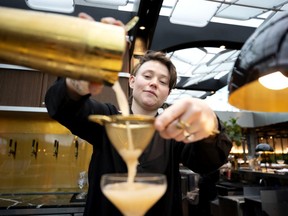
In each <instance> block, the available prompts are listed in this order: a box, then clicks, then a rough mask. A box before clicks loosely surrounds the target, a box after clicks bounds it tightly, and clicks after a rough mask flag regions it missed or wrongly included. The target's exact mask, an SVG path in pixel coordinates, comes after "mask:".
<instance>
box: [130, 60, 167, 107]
mask: <svg viewBox="0 0 288 216" xmlns="http://www.w3.org/2000/svg"><path fill="white" fill-rule="evenodd" d="M169 80H170V77H169V71H168V69H167V67H166V66H165V65H164V64H162V63H160V62H158V61H154V60H153V61H148V62H145V63H144V64H143V65H142V66H141V67H140V68H139V70H138V71H137V73H136V75H135V76H131V77H130V80H129V84H130V88H132V89H133V103H137V104H138V105H139V106H140V107H142V108H143V109H145V110H156V109H158V108H159V107H161V106H162V104H163V103H164V102H165V100H166V98H167V97H168V95H169V93H170V90H169Z"/></svg>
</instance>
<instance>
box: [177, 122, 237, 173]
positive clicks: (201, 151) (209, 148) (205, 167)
mask: <svg viewBox="0 0 288 216" xmlns="http://www.w3.org/2000/svg"><path fill="white" fill-rule="evenodd" d="M218 122H219V126H218V128H219V131H220V133H219V134H217V135H214V136H210V137H208V138H206V139H203V140H200V141H197V142H194V143H189V144H186V145H185V147H184V149H183V151H182V156H181V158H182V163H183V165H184V166H186V167H188V168H190V169H191V170H193V171H194V172H196V173H200V174H207V173H210V172H213V171H215V170H217V169H218V168H219V167H221V166H222V165H223V164H224V163H226V161H227V157H228V155H229V153H230V150H231V148H232V142H231V140H230V139H229V138H228V136H227V135H226V133H225V128H224V126H223V124H222V123H221V122H220V120H219V119H218Z"/></svg>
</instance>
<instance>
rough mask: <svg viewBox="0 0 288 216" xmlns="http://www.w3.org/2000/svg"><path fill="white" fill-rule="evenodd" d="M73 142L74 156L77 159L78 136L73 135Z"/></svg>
mask: <svg viewBox="0 0 288 216" xmlns="http://www.w3.org/2000/svg"><path fill="white" fill-rule="evenodd" d="M73 143H74V145H75V158H76V159H77V158H78V154H79V153H78V150H79V142H78V137H77V136H75V137H74V140H73Z"/></svg>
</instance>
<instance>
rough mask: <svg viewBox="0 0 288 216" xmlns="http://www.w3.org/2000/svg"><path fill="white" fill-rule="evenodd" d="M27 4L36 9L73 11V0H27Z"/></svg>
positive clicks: (61, 11) (62, 11)
mask: <svg viewBox="0 0 288 216" xmlns="http://www.w3.org/2000/svg"><path fill="white" fill-rule="evenodd" d="M25 2H26V4H27V6H28V7H30V8H31V9H34V10H43V11H52V12H60V13H73V11H74V1H73V0H61V1H59V0H26V1H25Z"/></svg>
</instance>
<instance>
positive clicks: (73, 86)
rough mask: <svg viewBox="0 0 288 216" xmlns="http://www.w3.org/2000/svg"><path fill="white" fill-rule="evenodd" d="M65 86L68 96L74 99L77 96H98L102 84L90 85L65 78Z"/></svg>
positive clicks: (82, 81)
mask: <svg viewBox="0 0 288 216" xmlns="http://www.w3.org/2000/svg"><path fill="white" fill-rule="evenodd" d="M66 85H67V88H68V91H69V93H70V95H71V96H73V98H75V99H76V98H77V95H78V96H84V95H87V94H91V95H96V94H99V93H100V92H101V91H102V89H103V84H102V83H94V82H93V83H90V82H87V81H84V80H74V79H71V78H66Z"/></svg>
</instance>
